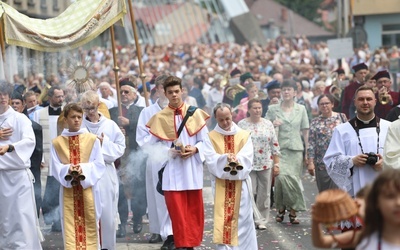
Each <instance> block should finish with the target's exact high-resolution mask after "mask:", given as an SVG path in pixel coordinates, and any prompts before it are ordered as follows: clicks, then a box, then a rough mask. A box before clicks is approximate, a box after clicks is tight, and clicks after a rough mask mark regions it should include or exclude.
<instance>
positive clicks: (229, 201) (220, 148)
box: [209, 130, 250, 246]
mask: <svg viewBox="0 0 400 250" xmlns="http://www.w3.org/2000/svg"><path fill="white" fill-rule="evenodd" d="M249 136H250V133H249V132H247V131H245V130H240V131H239V132H238V133H236V134H235V135H222V134H220V133H218V132H215V131H211V132H210V133H209V137H210V139H211V142H212V144H213V146H214V149H215V151H216V152H217V153H218V154H225V153H234V154H237V153H238V152H239V151H240V150H241V149H242V147H243V146H244V145H245V144H246V142H247V140H248V138H249ZM223 167H225V166H221V168H223ZM242 182H243V181H242V180H238V181H234V180H223V179H219V178H216V182H215V200H214V239H213V240H214V243H216V244H228V245H231V246H237V245H238V220H239V207H240V199H241V191H242Z"/></svg>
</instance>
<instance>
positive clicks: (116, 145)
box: [81, 90, 125, 249]
mask: <svg viewBox="0 0 400 250" xmlns="http://www.w3.org/2000/svg"><path fill="white" fill-rule="evenodd" d="M81 105H82V109H83V112H84V115H83V122H82V128H85V129H87V130H88V131H89V132H90V133H92V134H94V135H96V136H97V137H98V138H99V140H100V142H101V151H102V153H103V158H104V163H105V165H106V171H105V173H104V175H103V177H101V179H100V180H99V182H98V184H97V186H98V187H99V189H100V195H101V208H102V209H101V216H100V234H101V248H102V249H116V248H117V245H116V234H115V233H116V229H117V228H118V224H119V216H118V196H119V184H118V176H117V170H116V169H115V166H114V161H115V160H117V159H118V158H120V157H121V156H122V155H123V154H124V152H125V136H124V134H123V133H122V131H121V129H120V128H119V127H118V125H117V124H116V123H115V122H114V121H113V120H110V119H108V118H106V117H105V116H104V115H103V114H102V113H100V111H99V110H98V109H99V105H100V99H99V95H98V94H97V93H96V92H95V91H93V90H88V91H86V92H85V93H83V94H82V97H81Z"/></svg>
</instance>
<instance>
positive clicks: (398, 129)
mask: <svg viewBox="0 0 400 250" xmlns="http://www.w3.org/2000/svg"><path fill="white" fill-rule="evenodd" d="M399 141H400V120H396V121H394V122H392V124H391V125H390V127H389V130H388V133H387V136H386V141H385V147H384V150H383V166H384V167H385V168H395V169H399V168H400V144H399Z"/></svg>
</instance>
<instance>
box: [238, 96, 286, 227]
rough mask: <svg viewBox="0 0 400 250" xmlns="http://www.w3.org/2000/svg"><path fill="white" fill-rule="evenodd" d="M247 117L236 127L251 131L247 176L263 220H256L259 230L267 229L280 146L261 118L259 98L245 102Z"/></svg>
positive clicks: (272, 131) (277, 170) (264, 120)
mask: <svg viewBox="0 0 400 250" xmlns="http://www.w3.org/2000/svg"><path fill="white" fill-rule="evenodd" d="M248 114H249V115H250V116H249V117H247V118H245V119H243V120H241V121H240V122H239V123H238V126H239V127H241V128H242V129H245V130H248V131H250V132H251V139H252V142H253V148H254V161H253V171H252V172H251V173H250V177H251V182H252V189H253V194H254V198H255V201H256V205H257V208H258V210H259V211H260V213H261V216H262V220H257V221H256V224H257V228H258V229H261V230H263V229H266V223H267V222H268V220H269V209H270V200H271V199H270V196H271V182H272V173H271V172H272V171H273V174H274V175H275V176H276V175H278V174H279V144H278V139H277V136H276V134H275V129H274V126H273V125H272V123H271V122H270V121H268V120H267V119H264V118H262V117H261V114H262V103H261V101H260V100H259V99H251V100H250V101H249V102H248Z"/></svg>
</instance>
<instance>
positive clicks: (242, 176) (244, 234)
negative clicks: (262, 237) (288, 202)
mask: <svg viewBox="0 0 400 250" xmlns="http://www.w3.org/2000/svg"><path fill="white" fill-rule="evenodd" d="M214 130H215V131H216V132H218V133H220V134H223V135H235V134H236V133H237V131H239V130H241V128H239V127H238V126H237V125H236V124H234V123H232V128H231V130H230V131H225V130H223V129H221V128H220V127H219V126H218V125H216V127H215V129H214ZM203 150H204V156H205V159H206V163H207V167H208V170H209V171H210V173H211V185H212V190H213V195H214V197H215V179H216V178H219V179H228V180H242V181H243V183H242V192H241V199H240V207H239V221H238V237H239V238H238V241H239V245H238V246H235V247H234V246H229V245H222V244H221V245H220V244H218V245H217V249H220V250H221V249H235V250H239V249H249V250H252V249H254V250H256V249H258V247H257V237H256V231H255V228H254V219H253V206H252V205H253V204H252V195H253V194H252V190H251V180H250V176H249V174H250V172H251V170H252V163H253V144H252V141H251V138H250V136H249V138H248V140H247V142H246V144H245V145H244V146H243V148H242V149H241V150H240V151H239V152H238V153H237V154H236V157H237V159H238V161H239V162H240V163H241V164H242V165H243V170H241V171H238V174H237V175H231V174H230V173H229V172H225V171H224V170H223V168H224V166H225V165H226V163H227V156H228V154H218V153H217V152H216V151H215V149H214V147H213V145H212V143H211V141H210V138H209V137H207V138H206V139H205V140H204V145H203Z"/></svg>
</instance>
